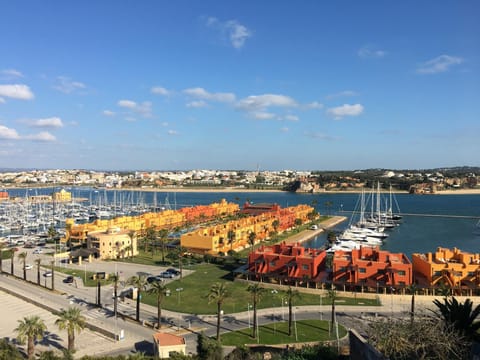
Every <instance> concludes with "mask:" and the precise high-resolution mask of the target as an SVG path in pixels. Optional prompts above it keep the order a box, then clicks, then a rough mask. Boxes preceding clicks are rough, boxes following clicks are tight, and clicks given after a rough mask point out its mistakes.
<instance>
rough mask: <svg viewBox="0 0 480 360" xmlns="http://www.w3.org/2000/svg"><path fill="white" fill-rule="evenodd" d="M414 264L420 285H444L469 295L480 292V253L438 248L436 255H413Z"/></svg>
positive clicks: (429, 253)
mask: <svg viewBox="0 0 480 360" xmlns="http://www.w3.org/2000/svg"><path fill="white" fill-rule="evenodd" d="M412 264H413V271H414V275H415V278H416V280H417V281H418V282H419V284H420V285H423V286H428V287H438V286H439V285H440V284H442V283H443V284H445V285H447V286H448V287H449V288H451V289H457V290H455V291H457V292H460V293H466V294H467V295H472V294H473V293H474V292H478V291H480V253H475V254H472V253H468V252H462V251H461V250H459V249H457V248H453V250H451V249H447V248H442V247H438V248H437V251H436V252H434V253H431V252H428V253H426V254H418V253H417V254H413V255H412Z"/></svg>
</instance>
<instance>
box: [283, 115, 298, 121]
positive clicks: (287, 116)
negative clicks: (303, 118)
mask: <svg viewBox="0 0 480 360" xmlns="http://www.w3.org/2000/svg"><path fill="white" fill-rule="evenodd" d="M283 118H284V119H285V120H288V121H299V120H300V118H299V117H298V116H297V115H291V114H289V115H285V116H284V117H283Z"/></svg>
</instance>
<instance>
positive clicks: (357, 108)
mask: <svg viewBox="0 0 480 360" xmlns="http://www.w3.org/2000/svg"><path fill="white" fill-rule="evenodd" d="M362 112H363V105H361V104H354V105H349V104H343V105H342V106H337V107H334V108H330V109H328V110H327V113H328V114H330V115H333V116H334V117H335V119H341V118H342V117H344V116H358V115H360V114H361V113H362Z"/></svg>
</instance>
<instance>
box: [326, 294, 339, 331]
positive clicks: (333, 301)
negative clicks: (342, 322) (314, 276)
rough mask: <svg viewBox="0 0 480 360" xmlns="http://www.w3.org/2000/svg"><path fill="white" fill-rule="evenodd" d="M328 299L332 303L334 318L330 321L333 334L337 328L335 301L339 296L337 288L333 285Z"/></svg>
mask: <svg viewBox="0 0 480 360" xmlns="http://www.w3.org/2000/svg"><path fill="white" fill-rule="evenodd" d="M328 297H329V299H330V301H331V302H332V317H331V320H330V331H331V332H332V333H333V328H334V326H335V322H336V318H335V301H336V300H337V297H338V294H337V290H336V289H335V286H334V285H332V288H331V289H330V290H328Z"/></svg>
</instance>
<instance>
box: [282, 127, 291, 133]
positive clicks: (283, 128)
mask: <svg viewBox="0 0 480 360" xmlns="http://www.w3.org/2000/svg"><path fill="white" fill-rule="evenodd" d="M280 131H281V132H284V133H286V132H289V131H290V129H289V128H288V127H286V126H284V127H282V128H280Z"/></svg>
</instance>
